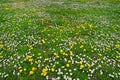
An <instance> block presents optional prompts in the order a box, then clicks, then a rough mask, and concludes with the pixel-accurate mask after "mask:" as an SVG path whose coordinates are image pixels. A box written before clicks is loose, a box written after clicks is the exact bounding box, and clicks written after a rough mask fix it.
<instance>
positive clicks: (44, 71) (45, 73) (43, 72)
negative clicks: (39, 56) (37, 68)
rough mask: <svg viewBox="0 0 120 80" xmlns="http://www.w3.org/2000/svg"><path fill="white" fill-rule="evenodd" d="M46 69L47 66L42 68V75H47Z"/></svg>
mask: <svg viewBox="0 0 120 80" xmlns="http://www.w3.org/2000/svg"><path fill="white" fill-rule="evenodd" d="M47 71H48V69H47V68H44V69H43V70H42V74H43V76H46V75H47Z"/></svg>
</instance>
